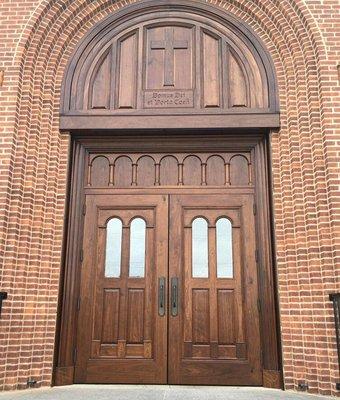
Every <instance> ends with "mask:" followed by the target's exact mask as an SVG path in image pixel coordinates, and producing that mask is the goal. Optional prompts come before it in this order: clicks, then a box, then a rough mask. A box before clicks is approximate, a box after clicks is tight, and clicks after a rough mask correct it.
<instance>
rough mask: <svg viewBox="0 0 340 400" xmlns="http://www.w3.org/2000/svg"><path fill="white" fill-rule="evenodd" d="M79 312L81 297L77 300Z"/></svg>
mask: <svg viewBox="0 0 340 400" xmlns="http://www.w3.org/2000/svg"><path fill="white" fill-rule="evenodd" d="M77 310H78V311H79V310H80V297H78V300H77Z"/></svg>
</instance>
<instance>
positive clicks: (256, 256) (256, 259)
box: [255, 250, 259, 263]
mask: <svg viewBox="0 0 340 400" xmlns="http://www.w3.org/2000/svg"><path fill="white" fill-rule="evenodd" d="M255 261H256V263H258V262H259V251H258V250H255Z"/></svg>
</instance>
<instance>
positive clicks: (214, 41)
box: [202, 32, 221, 108]
mask: <svg viewBox="0 0 340 400" xmlns="http://www.w3.org/2000/svg"><path fill="white" fill-rule="evenodd" d="M202 40H203V64H202V67H203V85H204V91H203V93H204V95H203V102H204V107H205V108H207V107H219V106H220V90H221V71H220V63H221V54H220V40H219V38H216V37H214V36H211V35H209V34H208V33H206V32H203V38H202Z"/></svg>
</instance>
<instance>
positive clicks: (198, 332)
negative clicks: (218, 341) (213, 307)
mask: <svg viewBox="0 0 340 400" xmlns="http://www.w3.org/2000/svg"><path fill="white" fill-rule="evenodd" d="M192 338H193V343H197V344H199V343H209V341H210V306H209V290H208V289H194V290H193V291H192Z"/></svg>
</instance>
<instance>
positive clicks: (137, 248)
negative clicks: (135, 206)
mask: <svg viewBox="0 0 340 400" xmlns="http://www.w3.org/2000/svg"><path fill="white" fill-rule="evenodd" d="M145 236H146V223H145V221H144V220H143V219H142V218H135V219H134V220H133V221H132V222H131V227H130V272H129V276H130V277H132V278H143V277H144V274H145Z"/></svg>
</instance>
